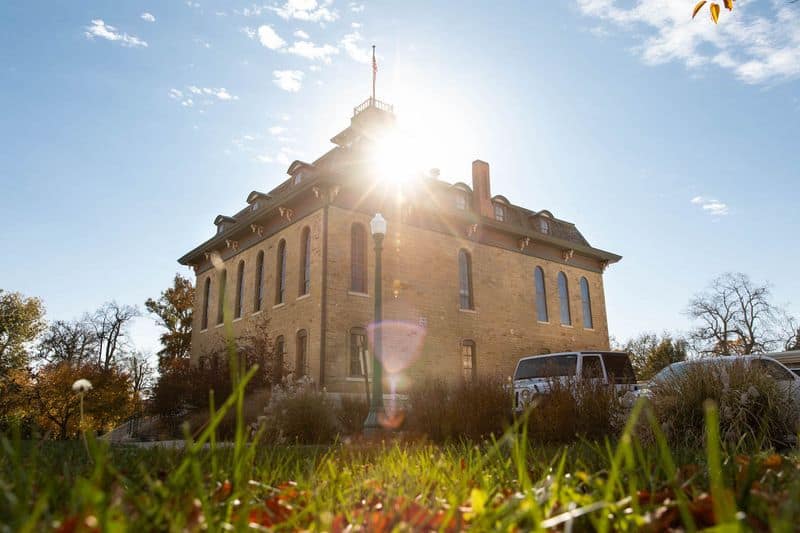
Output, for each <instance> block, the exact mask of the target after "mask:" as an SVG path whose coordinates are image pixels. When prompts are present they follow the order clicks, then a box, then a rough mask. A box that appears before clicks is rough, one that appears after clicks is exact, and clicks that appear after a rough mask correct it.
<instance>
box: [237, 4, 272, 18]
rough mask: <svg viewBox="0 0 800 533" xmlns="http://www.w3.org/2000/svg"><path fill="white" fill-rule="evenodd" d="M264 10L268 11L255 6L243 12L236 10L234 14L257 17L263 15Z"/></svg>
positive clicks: (262, 7)
mask: <svg viewBox="0 0 800 533" xmlns="http://www.w3.org/2000/svg"><path fill="white" fill-rule="evenodd" d="M264 9H266V7H265V6H257V5H255V4H253V5H252V6H250V7H246V8H244V9H242V10H241V11H239V10H237V9H234V10H233V12H234V13H236V14H237V15H243V16H245V17H257V16H259V15H261V12H262V11H264Z"/></svg>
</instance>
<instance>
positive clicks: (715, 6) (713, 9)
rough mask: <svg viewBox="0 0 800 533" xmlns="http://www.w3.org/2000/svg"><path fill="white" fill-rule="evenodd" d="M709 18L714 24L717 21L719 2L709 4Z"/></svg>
mask: <svg viewBox="0 0 800 533" xmlns="http://www.w3.org/2000/svg"><path fill="white" fill-rule="evenodd" d="M711 20H713V21H714V24H716V23H718V22H719V4H711Z"/></svg>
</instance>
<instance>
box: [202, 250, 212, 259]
mask: <svg viewBox="0 0 800 533" xmlns="http://www.w3.org/2000/svg"><path fill="white" fill-rule="evenodd" d="M213 254H214V252H213V251H212V250H206V251H205V252H203V257H204V258H205V259H206V261H208V260H209V259H211V256H212V255H213Z"/></svg>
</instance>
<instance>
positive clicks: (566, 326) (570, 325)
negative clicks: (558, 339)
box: [561, 324, 575, 329]
mask: <svg viewBox="0 0 800 533" xmlns="http://www.w3.org/2000/svg"><path fill="white" fill-rule="evenodd" d="M561 327H562V328H569V329H575V326H573V325H572V324H561Z"/></svg>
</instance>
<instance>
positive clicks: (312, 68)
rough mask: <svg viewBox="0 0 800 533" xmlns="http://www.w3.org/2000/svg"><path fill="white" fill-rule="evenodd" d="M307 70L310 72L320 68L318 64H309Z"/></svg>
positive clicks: (317, 70)
mask: <svg viewBox="0 0 800 533" xmlns="http://www.w3.org/2000/svg"><path fill="white" fill-rule="evenodd" d="M308 70H310V71H311V72H319V71H320V70H322V68H321V67H320V66H319V65H309V67H308Z"/></svg>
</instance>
